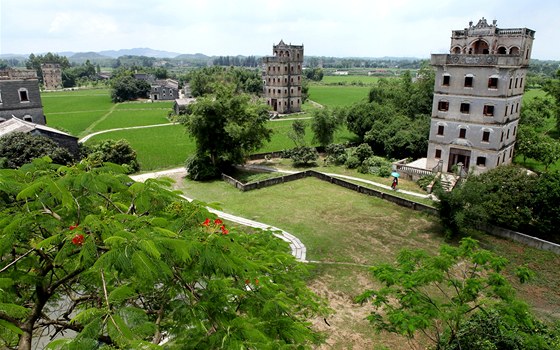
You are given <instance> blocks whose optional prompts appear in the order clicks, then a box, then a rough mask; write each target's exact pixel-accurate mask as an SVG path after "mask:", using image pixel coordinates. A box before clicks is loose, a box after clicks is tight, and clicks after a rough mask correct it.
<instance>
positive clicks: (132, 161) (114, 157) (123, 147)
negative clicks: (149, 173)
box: [85, 139, 140, 174]
mask: <svg viewBox="0 0 560 350" xmlns="http://www.w3.org/2000/svg"><path fill="white" fill-rule="evenodd" d="M85 152H86V153H87V158H88V160H89V161H90V162H91V164H92V165H96V166H101V165H102V164H103V163H105V162H109V163H115V164H118V165H121V166H123V167H124V169H126V173H127V174H132V173H135V172H137V171H138V170H140V164H138V160H137V159H136V151H134V149H132V147H131V146H130V144H129V143H128V141H126V140H123V139H121V140H118V141H115V140H105V141H102V142H100V143H97V144H93V145H88V146H87V149H86V150H85Z"/></svg>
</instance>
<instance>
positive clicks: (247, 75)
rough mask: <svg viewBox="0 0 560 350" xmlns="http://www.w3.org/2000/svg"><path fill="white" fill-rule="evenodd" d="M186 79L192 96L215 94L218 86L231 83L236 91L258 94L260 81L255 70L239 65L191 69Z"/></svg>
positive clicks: (259, 92)
mask: <svg viewBox="0 0 560 350" xmlns="http://www.w3.org/2000/svg"><path fill="white" fill-rule="evenodd" d="M186 80H187V81H188V82H189V85H190V88H191V93H192V94H193V96H194V97H199V96H206V95H209V94H215V93H217V91H218V90H219V86H220V85H223V84H226V85H233V86H234V91H235V92H238V93H249V94H255V95H260V94H261V93H262V81H261V77H260V75H259V72H258V71H257V70H250V69H246V68H239V67H219V66H213V67H205V68H202V69H197V70H194V71H191V72H190V73H189V74H188V75H187V76H186Z"/></svg>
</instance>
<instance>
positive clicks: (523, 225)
mask: <svg viewBox="0 0 560 350" xmlns="http://www.w3.org/2000/svg"><path fill="white" fill-rule="evenodd" d="M537 181H538V177H537V176H532V175H527V172H526V170H525V169H522V168H518V167H515V166H501V167H497V168H495V169H492V170H490V171H488V172H486V173H484V174H480V175H473V176H469V178H468V180H467V181H465V182H464V183H463V184H462V185H461V186H458V187H456V188H455V189H453V191H451V192H442V193H439V194H438V197H439V198H440V202H439V204H438V206H439V209H440V218H441V221H442V224H443V225H444V227H446V228H447V229H448V234H450V235H455V234H462V233H466V232H465V230H466V229H468V228H469V227H476V226H477V225H479V224H485V223H488V224H493V225H498V226H502V227H507V228H510V229H513V230H522V231H524V230H529V227H530V224H531V223H532V222H533V214H532V207H533V205H534V202H533V201H534V196H533V195H532V193H533V192H534V190H535V185H536V183H537Z"/></svg>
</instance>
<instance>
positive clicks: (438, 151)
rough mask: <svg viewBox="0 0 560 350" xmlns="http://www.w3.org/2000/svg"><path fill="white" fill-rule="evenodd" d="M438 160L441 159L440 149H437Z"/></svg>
mask: <svg viewBox="0 0 560 350" xmlns="http://www.w3.org/2000/svg"><path fill="white" fill-rule="evenodd" d="M436 158H438V159H439V158H441V150H440V149H436Z"/></svg>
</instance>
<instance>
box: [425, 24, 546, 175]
mask: <svg viewBox="0 0 560 350" xmlns="http://www.w3.org/2000/svg"><path fill="white" fill-rule="evenodd" d="M534 38H535V31H534V30H531V29H527V28H511V29H500V28H498V27H497V26H496V21H495V20H494V21H493V23H492V24H488V23H487V22H486V20H485V19H484V18H482V19H481V20H480V21H479V22H478V23H477V24H476V25H473V23H472V22H470V23H469V27H468V28H465V29H464V30H453V31H452V36H451V50H450V54H436V55H432V58H431V63H432V65H433V66H434V67H435V68H436V79H435V87H434V100H433V105H432V119H431V126H430V140H429V145H428V155H427V168H428V169H432V168H434V167H435V166H436V165H438V162H441V165H442V170H443V171H451V170H452V168H453V167H454V166H455V165H457V164H459V163H461V165H463V166H464V168H465V170H467V171H471V170H472V171H474V173H482V172H485V171H487V170H490V169H493V168H495V167H497V166H498V165H500V164H510V163H511V161H512V159H513V148H514V146H515V137H516V134H517V123H518V122H519V115H520V108H521V99H522V97H523V88H524V86H525V83H526V80H527V79H526V73H527V68H528V66H529V59H530V57H531V48H532V45H533V40H534Z"/></svg>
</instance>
